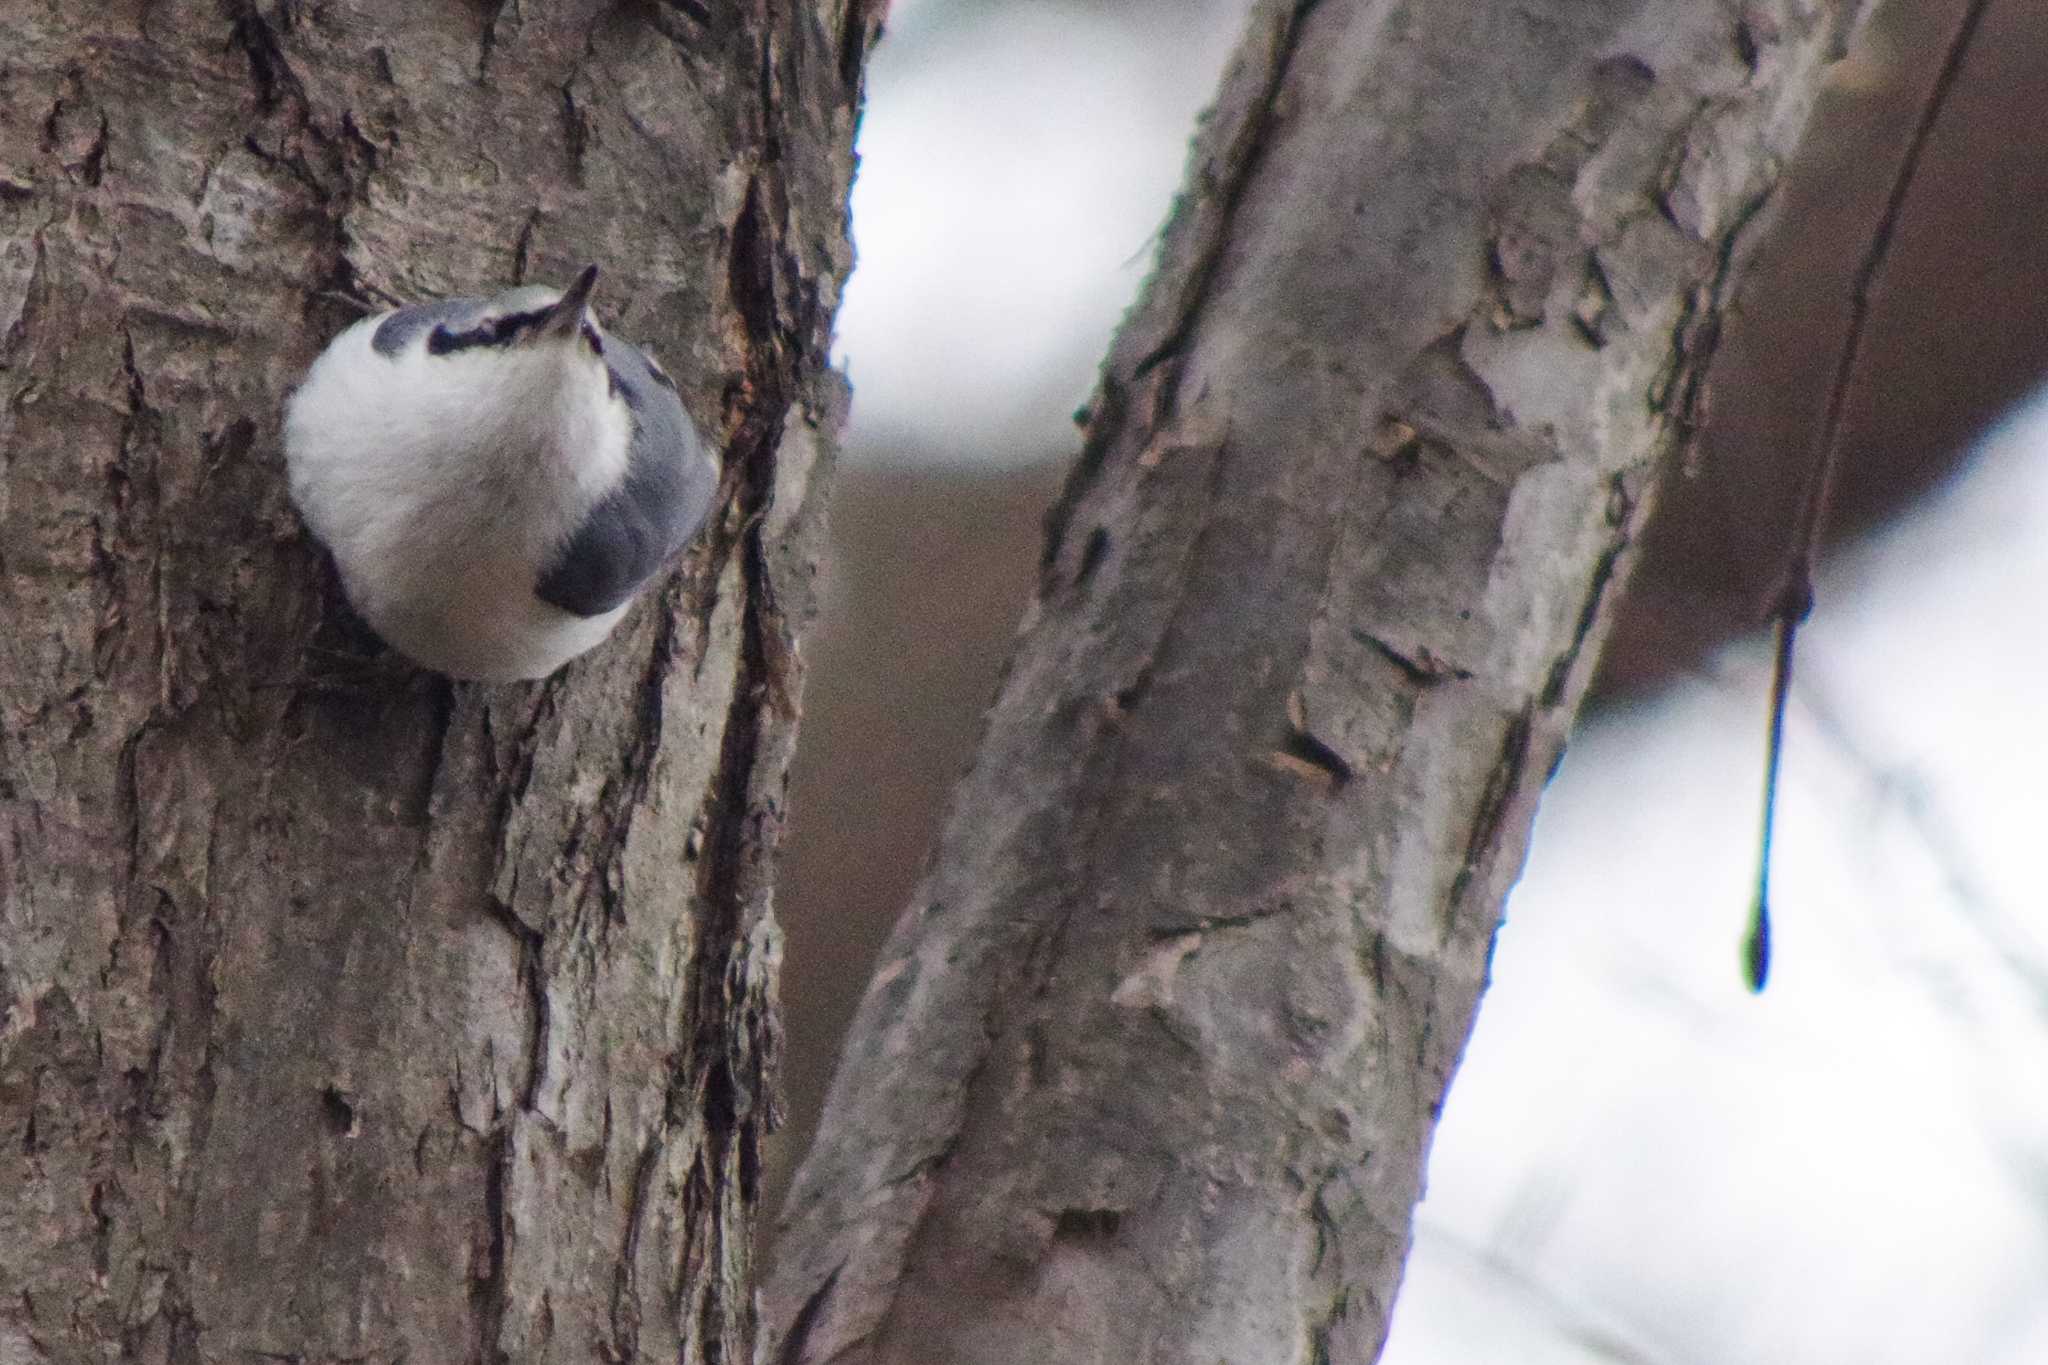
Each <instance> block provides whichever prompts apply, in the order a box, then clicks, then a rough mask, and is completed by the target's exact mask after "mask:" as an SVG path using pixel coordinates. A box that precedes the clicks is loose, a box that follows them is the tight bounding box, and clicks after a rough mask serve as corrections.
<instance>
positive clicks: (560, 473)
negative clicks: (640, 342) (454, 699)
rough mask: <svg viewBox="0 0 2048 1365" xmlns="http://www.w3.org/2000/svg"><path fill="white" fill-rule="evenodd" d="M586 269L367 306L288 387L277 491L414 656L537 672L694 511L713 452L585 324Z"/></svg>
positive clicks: (665, 393) (641, 571)
mask: <svg viewBox="0 0 2048 1365" xmlns="http://www.w3.org/2000/svg"><path fill="white" fill-rule="evenodd" d="M596 282H597V267H596V266H594V265H593V266H589V267H587V268H586V269H585V270H584V271H583V273H582V274H581V275H578V276H577V277H576V282H575V283H574V284H572V285H570V286H569V288H568V289H567V290H555V289H549V288H546V287H543V286H536V285H529V286H526V287H523V288H519V289H512V290H508V291H506V292H505V293H502V294H499V295H497V296H496V297H495V298H489V299H449V300H448V301H446V302H444V303H427V304H416V305H414V306H412V307H409V308H400V309H397V310H396V311H393V312H386V313H379V314H376V315H375V316H372V317H366V318H364V319H363V320H362V321H360V322H358V323H356V324H355V325H354V326H352V327H350V328H348V329H347V330H346V331H344V332H343V333H342V334H341V335H340V336H337V337H336V338H335V339H334V340H333V341H332V342H330V343H329V344H328V347H327V349H326V350H325V351H323V352H321V353H320V358H319V359H317V360H315V361H314V362H313V366H312V368H311V369H310V370H308V371H307V372H306V377H305V379H304V381H303V382H301V383H300V385H299V388H298V391H297V392H296V393H295V394H294V395H293V396H292V399H291V403H290V406H289V407H288V409H287V411H286V414H285V429H284V433H285V463H286V466H287V468H288V469H289V471H290V474H291V492H292V500H293V501H294V502H296V503H297V504H298V507H299V511H300V513H301V514H302V515H304V517H305V519H306V523H307V525H308V526H310V527H311V528H312V530H313V534H314V535H316V536H318V537H319V538H320V541H321V543H323V544H324V545H326V546H327V548H328V550H329V551H330V552H331V553H332V554H333V555H334V562H335V564H336V566H337V567H339V568H340V570H341V581H342V586H343V588H344V589H345V590H346V591H347V593H348V600H349V602H350V604H351V605H352V606H354V607H355V609H356V610H357V611H358V612H359V613H361V615H362V617H363V619H364V620H366V621H368V622H369V623H370V625H371V627H372V628H374V629H375V630H376V632H377V633H378V634H379V635H380V636H382V637H383V638H384V640H385V642H386V643H388V644H390V645H392V646H394V647H396V648H397V649H398V650H399V651H400V652H402V653H404V654H406V655H408V656H410V657H411V658H412V659H413V660H415V661H416V662H418V663H421V664H424V665H426V666H427V667H428V668H431V669H434V670H436V671H438V672H441V673H446V674H449V675H451V676H453V677H458V678H477V679H483V680H487V681H496V682H503V681H509V680H512V679H517V678H539V677H544V676H546V675H547V674H549V673H552V672H554V671H555V670H556V669H557V668H560V667H561V666H562V665H563V664H565V663H567V662H568V661H569V660H570V659H573V658H575V657H576V656H577V655H578V654H581V653H583V652H584V651H585V650H587V649H590V648H591V647H592V646H594V645H596V644H597V643H598V642H599V641H600V640H602V639H604V637H605V636H606V635H607V634H609V633H610V631H611V628H612V627H613V626H614V625H616V624H617V623H618V620H619V618H620V617H621V616H623V615H625V612H626V607H627V605H628V604H629V603H630V602H631V601H632V598H633V594H634V593H635V592H637V591H638V590H639V589H640V587H641V586H642V585H643V584H645V583H646V582H647V581H648V579H650V578H651V577H653V576H654V574H655V572H656V571H657V570H659V569H660V568H661V567H662V565H663V564H665V563H666V562H667V561H668V560H669V558H670V557H671V556H673V555H674V554H675V552H676V551H677V550H679V549H681V548H682V546H683V544H684V542H686V541H687V540H689V538H690V537H691V536H692V535H694V534H696V532H697V529H698V527H700V526H702V525H703V523H704V519H705V517H706V515H707V514H708V513H709V512H710V510H711V501H712V497H713V495H714V494H715V492H716V491H717V487H718V467H717V465H716V464H715V463H713V461H712V458H711V456H710V454H709V453H708V451H707V450H706V448H705V444H704V441H703V439H702V438H701V437H700V436H699V435H698V432H697V428H696V426H695V424H694V423H692V422H691V420H690V418H689V416H688V414H687V413H685V412H684V411H683V404H682V400H681V399H680V398H679V397H678V396H677V394H676V386H675V381H673V380H671V379H670V378H669V377H668V376H667V375H666V374H664V373H663V372H662V369H661V367H660V366H659V365H657V364H655V363H654V361H653V360H652V359H651V358H650V357H649V356H648V355H647V354H646V353H645V352H643V351H642V350H641V349H640V348H639V347H637V346H635V345H633V344H632V343H631V342H629V341H626V340H624V339H622V338H620V337H616V336H613V335H612V334H610V333H608V332H606V331H605V330H604V329H603V328H602V327H601V326H599V324H598V322H597V319H596V318H595V317H594V316H592V314H591V311H590V292H591V289H592V287H593V286H594V285H595V284H596Z"/></svg>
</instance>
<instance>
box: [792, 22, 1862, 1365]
mask: <svg viewBox="0 0 2048 1365" xmlns="http://www.w3.org/2000/svg"><path fill="white" fill-rule="evenodd" d="M1866 8H1867V6H1866V4H1864V3H1862V0H1833V2H1832V3H1830V2H1829V0H1747V2H1745V3H1710V4H1697V3H1693V2H1692V0H1597V3H1585V4H1574V5H1551V6H1531V5H1526V4H1515V3H1508V2H1507V0H1501V2H1500V3H1495V2H1494V0H1480V2H1479V3H1472V4H1464V5H1414V4H1406V3H1399V2H1398V0H1321V2H1320V3H1314V2H1313V0H1269V2H1268V3H1263V4H1261V5H1260V6H1259V7H1258V8H1257V9H1256V10H1255V12H1254V14H1253V16H1252V20H1251V24H1250V28H1249V31H1248V33H1247V35H1246V37H1245V40H1244V42H1243V44H1242V46H1241V47H1240V49H1239V52H1238V54H1237V56H1236V58H1235V60H1234V62H1233V64H1232V67H1231V69H1230V71H1229V73H1228V74H1227V75H1226V77H1225V81H1224V85H1223V89H1222V91H1221V93H1220V95H1219V97H1218V100H1217V104H1216V106H1215V109H1214V111H1213V112H1212V113H1211V115H1210V116H1209V118H1208V120H1207V121H1206V123H1205V124H1204V127H1203V129H1202V133H1201V136H1200V137H1199V139H1198V141H1197V144H1196V148H1195V153H1194V158H1193V163H1192V166H1191V169H1190V172H1189V177H1188V183H1187V187H1186V190H1185V193H1184V195H1183V197H1182V200H1181V202H1180V203H1179V205H1178V206H1177V209H1176V212H1175V214H1174V216H1173V219H1172V221H1171V223H1170V224H1169V226H1168V229H1167V231H1166V234H1165V238H1164V242H1163V245H1162V248H1161V257H1160V262H1159V265H1158V269H1157V270H1156V272H1155V274H1154V276H1153V278H1152V280H1151V281H1150V283H1149V284H1148V286H1147V289H1146V292H1145V295H1144V297H1143V299H1142V300H1141V301H1140V303H1139V305H1138V307H1137V308H1136V309H1135V310H1134V311H1133V313H1132V314H1131V316H1130V317H1129V318H1128V319H1127V320H1126V321H1125V324H1124V326H1123V329H1122V331H1121V333H1120V335H1119V337H1118V339H1117V341H1116V342H1115V344H1114V346H1113V348H1112V351H1111V354H1110V357H1109V360H1108V363H1107V365H1106V367H1105V370H1104V374H1103V379H1102V383H1101V387H1100V390H1099V392H1098V394H1097V396H1096V399H1095V401H1094V403H1093V405H1092V407H1091V409H1090V413H1089V414H1088V418H1087V425H1086V439H1085V444H1084V446H1083V449H1082V452H1081V456H1080V459H1079V462H1078V464H1077V467H1076V470H1075V472H1074V474H1073V477H1072V479H1071V480H1070V482H1069V484H1068V487H1067V489H1066V492H1065V494H1064V495H1063V497H1062V499H1061V500H1060V503H1059V504H1058V506H1057V507H1056V508H1055V510H1054V512H1053V514H1052V517H1051V519H1050V527H1049V536H1048V542H1047V549H1046V554H1045V558H1044V563H1043V569H1042V574H1041V580H1040V584H1039V588H1038V592H1037V596H1036V600H1035V602H1034V605H1033V608H1032V611H1031V612H1030V614H1029V616H1028V618H1027V625H1026V629H1025V631H1024V633H1023V635H1022V637H1021V639H1020V641H1019V645H1018V649H1017V653H1016V655H1015V657H1014V658H1013V660H1012V663H1011V667H1010V671H1009V674H1008V676H1007V678H1006V681H1005V683H1004V686H1003V688H1002V691H1001V693H1000V695H999V697H998V699H997V701H996V703H995V705H994V708H993V710H992V712H991V715H990V717H989V721H988V728H987V731H986V733H985V735H984V737H983V740H982V744H981V748H980V752H979V754H978V756H977V759H976V761H975V763H974V765H973V767H972V769H971V770H970V771H969V773H968V774H967V776H966V778H965V779H964V780H963V782H962V784H961V786H960V788H959V789H958V790H957V791H956V793H955V795H954V801H953V806H952V809H951V813H950V815H949V817H948V820H947V823H946V827H945V832H944V834H943V835H942V837H941V840H940V844H939V847H938V849H937V851H936V853H935V855H934V858H933V862H932V866H931V869H930V871H929V872H928V874H927V876H926V878H925V880H924V882H923V884H922V886H921V887H920V889H919V891H918V893H917V895H916V897H915V898H914V901H913V903H912V906H911V909H910V911H909V913H908V914H907V915H906V917H905V919H904V920H903V922H902V923H901V924H900V925H899V926H898V929H897V931H896V934H895V936H894V938H893V940H892V941H891V943H890V945H889V947H888V948H887V949H886V950H885V951H884V954H883V957H882V962H881V966H880V969H879V971H878V972H877V974H876V977H875V979H874V981H873V982H872V984H871V985H870V988H869V991H868V995H867V997H866V999H865V1000H864V1002H863V1004H862V1007H861V1010H860V1012H859V1014H858V1016H857V1018H856V1021H855V1024H854V1027H853V1031H852V1036H851V1038H850V1040H849V1042H848V1044H847V1049H846V1053H845V1056H844V1057H843V1059H842V1062H841V1066H840V1071H839V1074H838V1076H837V1078H836V1079H835V1081H834V1084H833V1088H832V1093H831V1096H830V1099H829V1100H828V1103H827V1107H826V1112H825V1116H824V1119H823V1122H822V1126H821V1130H820V1136H819V1139H818V1142H817V1144H816V1146H815V1147H814V1148H813V1150H812V1152H811V1154H810V1155H809V1157H808V1158H807V1160H806V1161H805V1163H804V1166H803V1168H802V1170H801V1172H800V1173H799V1175H798V1177H797V1181H796V1185H795V1188H794V1190H793V1192H792V1195H791V1198H790V1202H789V1206H788V1209H787V1211H786V1214H785V1231H784V1233H783V1236H782V1239H781V1241H780V1244H779V1251H778V1260H779V1264H778V1267H777V1269H776V1271H775V1272H774V1274H773V1275H772V1276H771V1278H770V1280H769V1283H768V1288H767V1293H766V1312H767V1316H768V1320H769V1324H770V1333H769V1340H770V1350H769V1353H768V1357H767V1358H770V1359H774V1360H777V1361H781V1362H827V1361H831V1362H859V1361H875V1362H883V1361H887V1362H892V1363H901V1362H943V1361H963V1360H971V1361H975V1362H977V1365H1001V1363H1002V1362H1012V1361H1014V1362H1020V1365H1021V1362H1065V1361H1102V1360H1118V1361H1125V1360H1128V1361H1159V1362H1165V1361H1188V1362H1201V1365H1210V1363H1211V1362H1215V1361H1219V1360H1227V1361H1281V1360H1288V1361H1304V1362H1319V1361H1339V1360H1342V1361H1365V1360H1370V1359H1372V1358H1374V1357H1375V1356H1376V1355H1377V1353H1378V1351H1379V1348H1380V1345H1381V1343H1382V1341H1383V1339H1384V1335H1385V1330H1386V1323H1387V1317H1388V1313H1389V1311H1390V1309H1391V1305H1392V1303H1393V1299H1394V1295H1395V1292H1396V1290H1397V1288H1398V1285H1399V1282H1400V1273H1401V1266H1402V1263H1403V1260H1404V1258H1405V1256H1406V1252H1407V1248H1408V1238H1409V1220H1410V1216H1411V1210H1412V1208H1413V1205H1414V1203H1415V1201H1416V1199H1417V1198H1418V1197H1419V1195H1420V1191H1421V1180H1422V1171H1423V1161H1424V1156H1425V1153H1426V1150H1427V1146H1428V1142H1429V1139H1430V1134H1431V1131H1432V1128H1433V1125H1434V1120H1435V1115H1436V1112H1437V1109H1438V1106H1439V1105H1440V1103H1441V1101H1442V1098H1443V1094H1444V1090H1445V1087H1446V1086H1447V1084H1448V1082H1449V1079H1450V1075H1451V1072H1452V1070H1453V1068H1454V1067H1455V1065H1456V1062H1457V1059H1458V1055H1459V1053H1460V1050H1461V1049H1462V1048H1463V1046H1464V1043H1465V1039H1466V1037H1467V1034H1468V1032H1469V1029H1470V1025H1471V1019H1472V1015H1473V1011H1474V1008H1475V1006H1476V1004H1477V1001H1478V997H1479V993H1480V990H1481V988H1482V986H1483V984H1484V981H1485V976H1486V971H1487V959H1488V954H1489V950H1490V945H1491V942H1492V936H1493V932H1494V928H1495V926H1496V924H1497V922H1498V918H1499V911H1500V904H1501V901H1502V898H1503V896H1504V895H1505V893H1506V891H1507V889H1508V887H1509V885H1510V884H1511V883H1512V881H1513V879H1514V877H1515V875H1516V873H1517V871H1518V869H1519V867H1520V864H1521V859H1522V852H1523V845H1524V841H1525V839H1526V837H1527V833H1528V829H1529V824H1530V821H1531V819H1532V817H1533V815H1534V810H1535V803H1536V799H1537V796H1538V794H1539V792H1540V791H1541V789H1542V786H1543V784H1544V782H1545V780H1546V778H1547V776H1548V774H1549V772H1550V770H1551V768H1552V767H1553V765H1554V763H1555V761H1556V759H1557V757H1558V755H1559V753H1560V752H1561V749H1562V745H1563V741H1564V736H1565V733H1566V731H1567V728H1568V727H1569V724H1570V722H1571V718H1572V715H1573V713H1574V711H1575V710H1576V708H1577V705H1578V702H1579V699H1580V697H1581V695H1582V694H1583V692H1584V690H1585V687H1586V684H1587V682H1588V680H1589V678H1590V675H1591V673H1592V666H1593V661H1594V657H1595V654H1596V653H1597V649H1598V646H1599V643H1600V639H1601V635H1602V632H1603V631H1604V629H1605V626H1606V623H1607V620H1608V618H1609V616H1610V614H1611V608H1612V605H1613V600H1614V597H1615V595H1616V589H1617V587H1618V586H1619V584H1620V583H1621V582H1622V581H1623V579H1624V578H1625V576H1626V572H1627V569H1628V566H1629V561H1630V557H1631V552H1632V548H1633V545H1634V542H1635V540H1636V537H1637V535H1638V533H1639V532H1640V530H1641V528H1642V526H1643V524H1644V521H1645V519H1646V516H1647V513H1648V510H1649V506H1650V501H1651V497H1652V494H1653V492H1654V488H1655V484H1656V479H1657V475H1658V473H1659V471H1660V468H1661V466H1662V463H1663V461H1664V457H1665V456H1666V455H1667V454H1668V453H1669V452H1670V451H1671V450H1672V449H1673V448H1675V447H1677V446H1679V445H1681V444H1683V442H1684V441H1685V440H1686V439H1687V437H1688V436H1689V435H1690V432H1691V429H1692V426H1693V424H1694V423H1695V421H1696V420H1697V417H1698V410H1699V404H1700V381H1701V376H1702V374H1703V373H1704V369H1705V366H1706V363H1707V361H1708V359H1709V358H1710V357H1711V355H1712V353H1713V349H1714V346H1715V343H1716V340H1717V338H1718V335H1719V321H1720V318H1721V316H1722V314H1723V312H1724V311H1725V309H1726V308H1727V306H1728V304H1729V300H1730V297H1731V293H1732V290H1733V288H1734V286H1735V282H1736V279H1737V277H1738V276H1739V274H1740V272H1741V268H1742V265H1743V263H1744V261H1745V259H1746V257H1747V254H1748V252H1749V251H1750V249H1751V248H1752V247H1753V246H1754V244H1755V242H1756V240H1757V238H1758V235H1759V232H1758V228H1759V224H1760V223H1761V222H1762V216H1763V210H1764V209H1765V208H1766V207H1767V206H1768V203H1769V198H1770V194H1771V189H1772V186H1773V184H1774V183H1775V180H1776V176H1777V173H1778V169H1779V166H1780V164H1781V162H1782V160H1783V158H1784V157H1785V156H1787V155H1788V154H1789V152H1790V150H1791V148H1792V147H1793V145H1794V143H1795V142H1796V141H1797V138H1798V136H1799V133H1800V131H1801V129H1802V128H1803V126H1804V124H1805V121H1806V117H1807V114H1808V111H1809V109H1810V107H1811V104H1812V101H1813V98H1814V96H1815V94H1816V92H1817V89H1818V87H1819V84H1820V81H1821V79H1822V75H1823V73H1824V70H1825V68H1826V66H1827V65H1828V63H1829V62H1831V61H1832V60H1833V59H1834V58H1835V57H1837V56H1838V55H1839V54H1840V52H1841V50H1842V48H1843V46H1844V44H1845V42H1846V40H1847V37H1848V34H1849V32H1850V31H1851V29H1852V27H1853V26H1854V24H1855V23H1856V22H1858V20H1859V19H1860V18H1861V17H1862V14H1863V12H1864V10H1865V9H1866Z"/></svg>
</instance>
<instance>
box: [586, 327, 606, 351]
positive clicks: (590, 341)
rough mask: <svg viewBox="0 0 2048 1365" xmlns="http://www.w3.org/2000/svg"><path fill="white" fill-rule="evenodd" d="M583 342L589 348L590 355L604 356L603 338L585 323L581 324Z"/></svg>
mask: <svg viewBox="0 0 2048 1365" xmlns="http://www.w3.org/2000/svg"><path fill="white" fill-rule="evenodd" d="M583 342H584V344H585V345H586V346H588V347H590V353H591V354H592V355H596V356H601V355H603V354H604V338H602V337H600V336H599V335H598V334H597V329H596V328H595V327H592V326H591V325H590V324H589V323H587V322H586V323H584V324H583Z"/></svg>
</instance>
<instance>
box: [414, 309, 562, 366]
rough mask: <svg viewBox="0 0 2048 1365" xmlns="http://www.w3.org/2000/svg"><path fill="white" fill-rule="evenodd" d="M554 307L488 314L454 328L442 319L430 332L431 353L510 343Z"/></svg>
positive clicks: (545, 316)
mask: <svg viewBox="0 0 2048 1365" xmlns="http://www.w3.org/2000/svg"><path fill="white" fill-rule="evenodd" d="M551 312H552V310H550V309H547V308H536V309H533V310H531V311H530V312H525V313H506V314H505V315H503V316H502V317H495V318H486V319H485V320H484V321H482V322H480V323H478V324H477V325H476V326H474V327H470V328H466V329H465V330H463V331H460V332H451V331H449V330H448V327H447V324H445V323H443V324H442V325H441V326H438V327H436V328H435V329H434V330H433V331H431V332H429V333H427V354H428V355H453V354H454V353H455V352H457V351H466V350H469V349H470V348H471V347H473V346H509V345H511V344H512V343H513V342H515V341H517V340H518V339H519V338H520V337H521V336H523V335H524V334H525V333H527V332H530V331H532V330H533V329H534V328H536V327H538V326H540V325H541V324H542V323H543V322H546V321H547V320H548V318H549V316H550V315H551Z"/></svg>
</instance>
